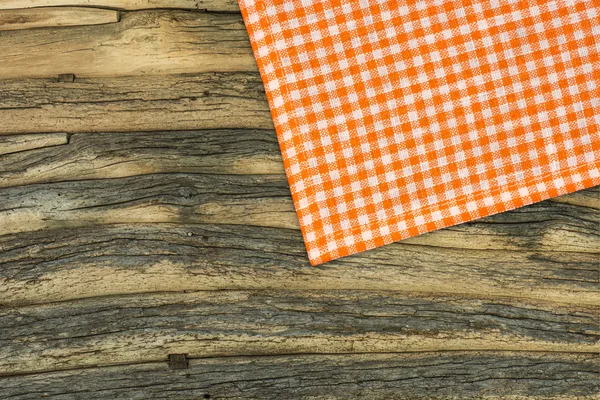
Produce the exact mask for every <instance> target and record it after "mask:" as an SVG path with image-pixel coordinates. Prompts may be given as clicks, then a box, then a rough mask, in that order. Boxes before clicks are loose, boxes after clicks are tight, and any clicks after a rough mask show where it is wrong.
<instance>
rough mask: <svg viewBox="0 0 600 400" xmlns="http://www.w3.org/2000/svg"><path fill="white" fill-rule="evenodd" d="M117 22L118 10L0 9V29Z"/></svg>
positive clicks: (69, 8)
mask: <svg viewBox="0 0 600 400" xmlns="http://www.w3.org/2000/svg"><path fill="white" fill-rule="evenodd" d="M115 22H119V12H118V11H115V10H102V9H99V8H83V7H55V8H53V7H50V8H28V9H20V10H2V11H0V31H9V30H19V29H31V28H47V27H59V26H79V25H100V24H110V23H115Z"/></svg>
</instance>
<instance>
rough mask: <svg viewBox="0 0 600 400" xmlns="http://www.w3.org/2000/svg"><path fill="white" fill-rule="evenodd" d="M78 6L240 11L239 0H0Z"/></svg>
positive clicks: (2, 4) (4, 5) (2, 1)
mask: <svg viewBox="0 0 600 400" xmlns="http://www.w3.org/2000/svg"><path fill="white" fill-rule="evenodd" d="M51 6H60V7H64V6H77V7H103V8H114V9H119V10H145V9H152V8H176V9H189V10H207V11H227V12H239V11H240V9H239V6H238V3H237V0H0V10H5V9H14V8H30V7H51Z"/></svg>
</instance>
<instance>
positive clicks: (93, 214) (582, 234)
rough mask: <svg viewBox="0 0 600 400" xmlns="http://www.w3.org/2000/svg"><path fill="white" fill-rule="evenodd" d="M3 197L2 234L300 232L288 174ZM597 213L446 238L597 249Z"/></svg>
mask: <svg viewBox="0 0 600 400" xmlns="http://www.w3.org/2000/svg"><path fill="white" fill-rule="evenodd" d="M0 196H2V198H3V209H2V210H0V234H9V233H19V232H30V231H35V230H41V229H56V228H67V227H74V228H76V227H83V226H87V225H99V224H127V223H138V222H142V223H188V224H198V223H220V224H241V225H253V226H267V227H274V228H286V229H299V226H298V221H297V217H296V214H295V212H294V208H293V204H292V199H291V196H290V194H289V189H288V184H287V180H286V177H285V175H223V174H219V175H209V174H176V173H170V174H152V175H141V176H134V177H129V178H113V179H110V180H107V179H100V180H98V179H93V180H78V181H70V182H56V183H46V184H35V185H26V186H23V185H19V186H15V187H12V188H10V187H9V188H3V189H0ZM598 214H599V213H598V212H597V210H595V209H589V208H588V207H577V206H572V205H569V204H564V203H562V202H550V201H549V202H545V203H541V204H535V205H532V206H531V207H529V208H526V209H521V210H517V211H515V212H513V213H509V214H499V215H497V216H495V217H491V218H487V219H483V220H480V224H481V225H483V223H481V221H489V222H488V223H487V229H485V228H484V226H481V227H480V228H479V230H478V229H469V228H468V227H469V226H471V225H460V226H458V227H455V228H453V229H450V230H446V231H444V230H442V232H444V235H442V236H443V239H442V240H443V241H444V243H447V246H448V247H453V248H469V249H480V250H486V249H490V250H491V249H499V250H534V249H535V250H545V251H563V252H587V253H591V254H598V244H599V239H598V232H597V226H598V224H599V223H600V216H599V215H598ZM514 224H523V225H527V226H528V229H527V230H525V229H523V225H521V226H511V225H514ZM461 233H462V234H463V235H461ZM430 236H431V235H430ZM453 236H454V240H452V238H453ZM461 236H463V237H461ZM469 236H470V237H471V238H469ZM486 236H489V237H492V238H494V239H493V240H489V238H486ZM473 237H475V238H476V240H473V239H474V238H473ZM414 241H416V242H419V243H426V244H431V245H435V244H437V245H439V246H442V244H441V243H435V242H431V241H425V242H424V241H423V240H422V239H421V240H413V241H412V242H414ZM412 242H411V243H412ZM557 246H560V248H557Z"/></svg>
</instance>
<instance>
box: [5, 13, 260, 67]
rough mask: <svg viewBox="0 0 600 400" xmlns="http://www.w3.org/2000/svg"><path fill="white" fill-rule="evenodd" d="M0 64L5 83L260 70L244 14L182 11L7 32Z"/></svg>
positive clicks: (125, 15)
mask: <svg viewBox="0 0 600 400" xmlns="http://www.w3.org/2000/svg"><path fill="white" fill-rule="evenodd" d="M31 48H35V49H36V51H34V52H32V51H31ZM0 65H2V78H3V79H9V78H28V77H55V76H57V75H58V74H64V73H72V74H75V75H76V76H82V77H86V76H87V77H90V76H123V75H143V74H178V73H190V72H193V73H200V72H214V71H256V69H257V67H256V63H255V60H254V56H253V55H252V49H251V47H250V42H249V39H248V33H247V32H246V29H245V27H244V23H243V21H242V17H241V15H236V14H213V13H198V12H191V11H179V10H159V11H136V12H130V13H123V15H122V18H121V21H120V22H119V23H116V24H108V25H98V26H81V27H69V28H61V29H45V30H26V31H18V32H4V33H3V34H2V36H1V37H0Z"/></svg>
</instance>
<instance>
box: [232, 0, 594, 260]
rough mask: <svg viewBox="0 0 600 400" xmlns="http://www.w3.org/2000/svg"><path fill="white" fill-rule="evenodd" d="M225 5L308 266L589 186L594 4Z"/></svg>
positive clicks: (308, 0) (487, 0)
mask: <svg viewBox="0 0 600 400" xmlns="http://www.w3.org/2000/svg"><path fill="white" fill-rule="evenodd" d="M239 3H240V6H241V10H242V14H243V16H244V21H245V24H246V27H247V30H248V33H249V36H250V40H251V42H252V48H253V51H254V54H255V57H256V60H257V64H258V67H259V70H260V73H261V76H262V79H263V82H264V85H265V89H266V92H267V98H268V101H269V105H270V108H271V113H272V117H273V121H274V123H275V127H276V131H277V136H278V139H279V143H280V146H281V152H282V155H283V160H284V164H285V170H286V173H287V177H288V180H289V183H290V188H291V192H292V196H293V200H294V205H295V208H296V212H297V214H298V218H299V221H300V226H301V229H302V233H303V235H304V241H305V243H306V247H307V251H308V256H309V259H310V261H311V263H312V264H313V265H316V264H320V263H323V262H325V261H329V260H332V259H336V258H339V257H343V256H346V255H349V254H353V253H357V252H360V251H364V250H367V249H372V248H374V247H378V246H382V245H385V244H387V243H391V242H394V241H398V240H401V239H405V238H408V237H411V236H416V235H419V234H422V233H425V232H428V231H432V230H435V229H439V228H443V227H447V226H451V225H455V224H459V223H462V222H466V221H470V220H473V219H476V218H480V217H483V216H487V215H490V214H494V213H498V212H502V211H506V210H509V209H514V208H516V207H520V206H523V205H526V204H530V203H533V202H537V201H541V200H544V199H548V198H551V197H554V196H558V195H562V194H565V193H569V192H573V191H576V190H580V189H584V188H587V187H591V186H594V185H598V184H600V133H599V132H600V129H599V128H600V1H598V0H561V1H558V0H557V1H548V0H528V1H520V0H427V1H425V0H422V1H402V0H398V1H391V0H390V1H388V0H348V1H339V0H338V1H335V0H333V1H324V0H239Z"/></svg>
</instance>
